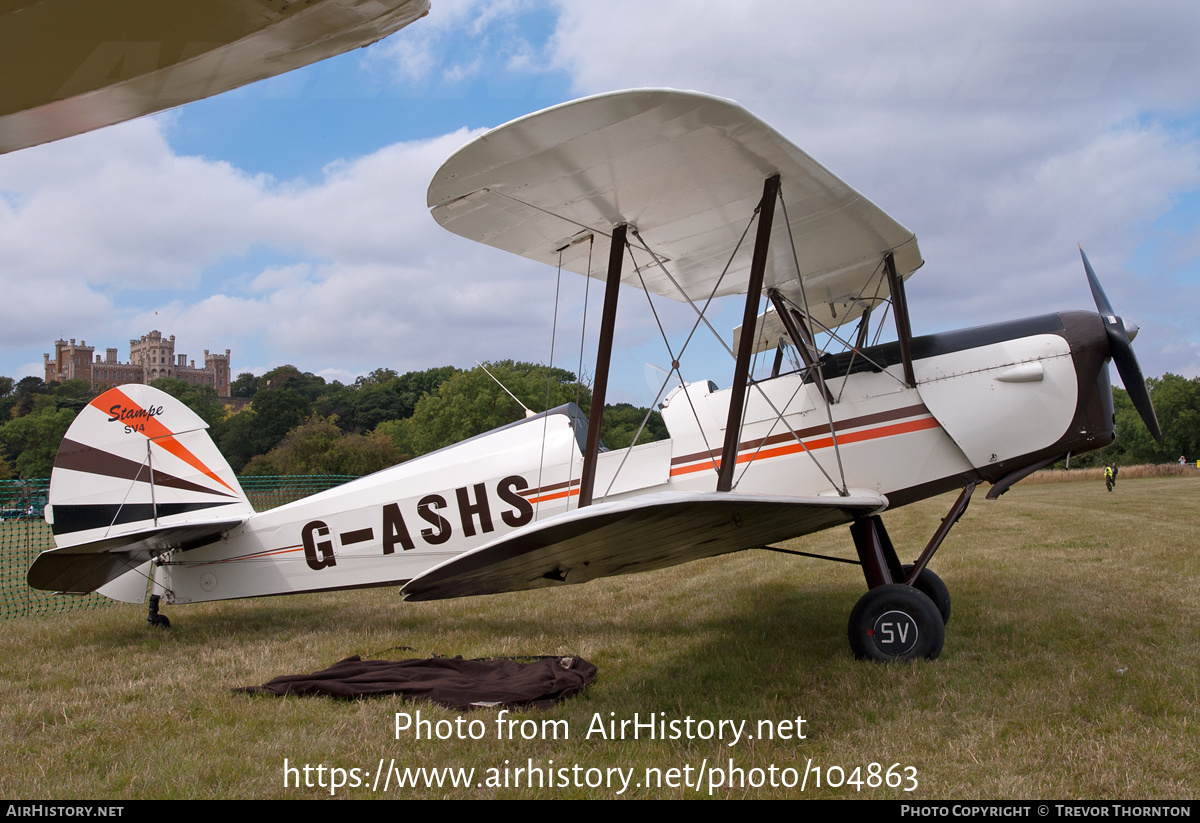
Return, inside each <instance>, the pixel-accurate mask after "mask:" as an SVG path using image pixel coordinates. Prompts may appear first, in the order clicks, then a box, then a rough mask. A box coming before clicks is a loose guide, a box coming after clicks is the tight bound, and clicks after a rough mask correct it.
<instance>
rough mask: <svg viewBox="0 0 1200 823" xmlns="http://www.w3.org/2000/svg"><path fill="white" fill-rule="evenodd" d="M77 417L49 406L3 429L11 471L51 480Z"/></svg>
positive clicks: (1, 440)
mask: <svg viewBox="0 0 1200 823" xmlns="http://www.w3.org/2000/svg"><path fill="white" fill-rule="evenodd" d="M75 414H76V413H75V412H74V411H72V410H70V409H55V408H53V406H49V407H47V408H43V409H40V410H37V411H34V412H32V413H30V414H27V415H25V416H23V417H18V418H17V419H16V420H10V421H8V422H7V423H5V424H4V426H2V427H0V444H2V445H3V447H4V452H5V456H6V458H7V460H8V464H9V466H10V467H11V469H14V470H16V472H17V473H18V474H20V475H21V476H22V477H49V476H50V469H52V468H53V467H54V457H55V455H56V454H58V446H59V444H60V443H62V439H63V436H64V435H65V434H66V433H67V429H68V428H70V426H71V423H72V422H73V421H74V420H75Z"/></svg>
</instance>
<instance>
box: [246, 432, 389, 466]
mask: <svg viewBox="0 0 1200 823" xmlns="http://www.w3.org/2000/svg"><path fill="white" fill-rule="evenodd" d="M399 460H400V456H399V454H398V453H397V452H396V449H395V447H394V446H393V445H392V442H391V440H389V439H388V438H386V437H367V436H364V435H361V434H347V433H346V432H343V431H342V430H341V429H340V428H338V425H337V422H336V421H335V420H333V419H332V418H319V417H314V418H312V419H310V420H308V421H307V422H306V423H304V424H302V425H300V426H298V427H297V428H295V429H293V430H292V431H290V432H288V434H287V436H286V437H284V438H283V440H282V441H281V442H280V443H279V445H278V446H276V447H275V448H273V449H271V451H269V452H267V454H265V455H260V456H258V457H255V458H254V459H253V460H251V461H250V463H249V464H248V465H247V466H246V468H245V471H244V472H243V473H244V474H247V475H258V476H264V475H297V474H343V475H346V474H348V475H356V476H358V475H364V474H371V473H372V472H377V471H379V470H381V469H386V468H387V467H388V466H393V465H395V464H396V463H398V462H399Z"/></svg>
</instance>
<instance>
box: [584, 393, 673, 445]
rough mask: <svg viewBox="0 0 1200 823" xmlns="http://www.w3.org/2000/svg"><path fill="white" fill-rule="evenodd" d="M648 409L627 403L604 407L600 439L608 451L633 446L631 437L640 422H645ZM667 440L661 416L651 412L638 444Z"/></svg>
mask: <svg viewBox="0 0 1200 823" xmlns="http://www.w3.org/2000/svg"><path fill="white" fill-rule="evenodd" d="M647 411H649V409H646V408H644V407H638V406H631V405H630V404H629V403H616V404H614V405H611V406H605V407H604V424H603V425H602V426H601V427H600V439H601V440H602V441H604V445H606V446H608V447H609V448H610V449H624V448H626V447H627V446H630V445H632V444H633V435H634V433H635V432H637V430H638V427H639V426H641V425H642V421H643V420H646V412H647ZM666 438H667V425H666V424H665V423H664V422H663V419H662V415H661V414H659V413H658V412H653V413H652V414H651V415H650V419H649V420H646V426H645V428H643V429H642V433H641V436H639V437H638V443H651V442H653V441H655V440H665V439H666Z"/></svg>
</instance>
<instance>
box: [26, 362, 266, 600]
mask: <svg viewBox="0 0 1200 823" xmlns="http://www.w3.org/2000/svg"><path fill="white" fill-rule="evenodd" d="M207 428H208V425H207V424H206V423H205V422H204V421H203V420H201V419H200V417H199V416H197V415H196V413H195V412H193V411H192V410H191V409H189V408H188V407H187V406H186V405H184V404H183V403H182V402H180V401H179V400H176V399H175V398H174V397H171V396H170V395H168V394H166V393H165V392H162V391H159V390H158V389H154V388H151V387H149V386H142V385H128V386H121V387H119V388H115V389H110V390H109V391H107V392H104V393H103V394H101V395H100V396H99V397H97V398H96V399H95V400H93V401H92V402H91V403H89V404H88V406H87V407H86V408H85V409H84V410H83V411H82V412H80V413H79V416H78V417H77V418H75V422H74V423H72V424H71V428H70V429H68V430H67V434H66V436H65V437H64V438H63V442H62V445H61V446H60V447H59V450H58V456H57V457H56V458H55V461H54V470H53V472H52V473H51V475H50V501H49V504H48V505H47V507H46V520H47V522H48V523H50V525H51V528H52V529H53V531H54V542H55V544H56V546H57V548H55V549H52V550H50V551H48V552H43V553H42V554H41V556H39V557H38V559H37V561H35V563H34V565H33V567H31V568H30V571H29V584H30V585H31V586H33V587H34V588H41V589H50V590H54V591H72V592H78V591H93V590H95V589H96V588H99V587H100V586H102V585H104V584H105V583H107V582H108V581H110V580H113V579H115V578H116V577H119V576H120V575H122V574H124V573H125V572H127V571H129V570H130V569H131V568H133V567H135V566H137V565H139V564H140V563H142V562H145V561H146V560H149V559H151V558H152V557H154V556H156V555H157V554H159V553H161V552H162V551H164V550H166V549H167V548H172V547H175V546H179V545H186V544H188V543H193V544H194V543H195V542H196V541H205V540H208V539H210V538H215V536H216V535H219V533H220V532H221V531H224V530H226V529H228V528H231V527H232V526H234V525H236V524H237V523H240V522H241V521H243V520H245V519H246V518H247V517H249V516H250V515H252V514H254V507H253V506H252V505H251V504H250V501H249V500H248V499H247V497H246V494H245V492H243V491H242V487H241V485H239V483H238V481H237V477H236V476H235V475H234V473H233V469H231V468H230V467H229V464H228V463H227V462H226V461H225V458H224V457H222V456H221V453H220V452H219V451H218V450H217V447H216V444H214V443H213V442H212V439H211V438H210V437H209V436H208V434H207V433H206V432H205V431H204V430H205V429H207Z"/></svg>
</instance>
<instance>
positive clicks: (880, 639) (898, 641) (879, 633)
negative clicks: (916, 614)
mask: <svg viewBox="0 0 1200 823" xmlns="http://www.w3.org/2000/svg"><path fill="white" fill-rule="evenodd" d="M870 635H871V638H872V639H873V640H874V641H875V645H876V646H878V647H879V650H880V651H881V652H883V653H884V654H890V655H897V656H899V655H902V654H904V653H906V652H908V651H910V650H911V649H912V648H913V647H914V646H916V645H917V621H915V620H913V618H912V617H911V616H910V615H909V614H908V613H906V612H902V611H895V610H893V611H889V612H884V613H883V614H881V615H879V617H878V619H876V621H875V626H874V628H873V629H872V630H871V632H870Z"/></svg>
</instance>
